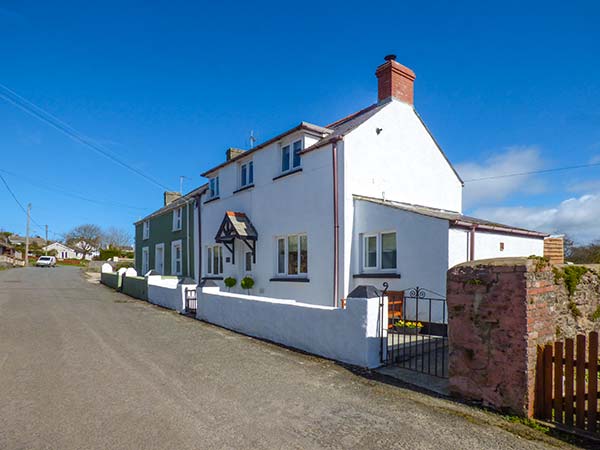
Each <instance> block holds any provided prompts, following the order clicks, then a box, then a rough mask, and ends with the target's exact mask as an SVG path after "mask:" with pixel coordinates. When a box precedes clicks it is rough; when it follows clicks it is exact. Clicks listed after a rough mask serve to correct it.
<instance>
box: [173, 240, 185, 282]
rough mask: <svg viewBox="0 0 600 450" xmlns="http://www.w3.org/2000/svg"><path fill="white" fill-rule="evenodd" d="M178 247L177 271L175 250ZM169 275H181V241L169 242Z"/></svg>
mask: <svg viewBox="0 0 600 450" xmlns="http://www.w3.org/2000/svg"><path fill="white" fill-rule="evenodd" d="M177 247H179V255H180V258H179V271H178V270H177V259H176V258H175V255H176V254H177V253H176V250H175V249H176V248H177ZM171 275H183V245H182V243H181V239H178V240H176V241H172V242H171Z"/></svg>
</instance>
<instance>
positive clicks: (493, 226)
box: [353, 195, 549, 238]
mask: <svg viewBox="0 0 600 450" xmlns="http://www.w3.org/2000/svg"><path fill="white" fill-rule="evenodd" d="M353 197H354V198H355V199H356V200H363V201H366V202H370V203H376V204H378V205H383V206H386V207H389V208H395V209H400V210H402V211H407V212H412V213H415V214H420V215H422V216H428V217H434V218H436V219H444V220H448V221H449V222H450V225H451V226H455V227H461V226H462V227H470V226H473V225H477V227H478V228H482V229H486V230H489V231H499V232H502V233H508V234H518V235H527V236H533V237H539V238H544V237H547V236H549V235H548V234H547V233H541V232H539V231H532V230H528V229H526V228H519V227H513V226H510V225H504V224H501V223H497V222H492V221H490V220H485V219H478V218H476V217H471V216H466V215H464V214H461V213H459V212H456V211H448V210H445V209H437V208H430V207H428V206H421V205H414V204H411V203H403V202H396V201H392V200H383V199H380V198H373V197H366V196H363V195H354V196H353Z"/></svg>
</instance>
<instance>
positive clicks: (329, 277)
mask: <svg viewBox="0 0 600 450" xmlns="http://www.w3.org/2000/svg"><path fill="white" fill-rule="evenodd" d="M302 136H303V135H302V133H301V132H298V133H294V134H293V135H292V136H290V137H286V138H285V140H282V141H281V142H280V143H273V144H272V145H270V146H269V147H266V148H264V149H261V150H259V151H257V152H255V153H253V154H252V155H250V156H249V157H248V158H247V159H243V160H242V161H240V163H242V162H246V161H248V160H250V159H252V160H253V162H254V187H253V188H251V189H247V190H244V191H241V192H238V193H234V192H233V191H235V190H236V189H238V188H239V187H240V186H239V163H238V162H236V163H233V164H230V165H229V166H226V167H224V168H222V169H220V170H219V171H218V174H219V182H220V199H218V200H215V201H212V202H209V203H204V202H203V203H202V212H201V221H202V224H201V225H202V226H201V231H202V236H201V239H202V258H203V261H202V270H203V274H202V275H203V276H206V275H207V274H206V269H207V264H206V245H207V244H214V243H215V236H216V234H217V231H218V229H219V226H220V225H221V222H222V221H223V218H224V216H225V212H226V211H235V212H243V213H245V214H246V215H247V216H248V217H249V218H250V220H251V222H252V224H253V225H254V227H255V228H256V230H257V232H258V241H257V251H256V264H255V265H254V266H253V270H252V271H251V272H250V273H249V274H248V275H250V276H252V278H253V279H254V281H255V285H254V288H253V289H252V294H256V295H261V296H262V295H264V296H268V297H273V298H284V299H294V300H298V301H303V302H307V303H314V304H319V305H327V306H329V305H332V304H333V274H332V271H333V213H332V208H333V200H332V199H333V194H332V189H333V183H332V163H331V153H330V152H327V151H314V152H309V153H308V154H306V155H304V156H303V157H302V169H303V170H302V172H299V173H295V174H291V175H288V176H286V177H284V178H280V179H278V180H275V181H273V178H274V177H276V176H278V175H280V174H281V172H280V167H281V160H280V147H281V146H282V145H287V144H288V143H291V142H293V141H295V140H298V139H299V138H302ZM313 142H314V138H312V140H311V139H309V140H308V141H307V142H305V144H304V145H305V146H307V145H310V144H311V143H313ZM203 198H205V197H203ZM296 233H305V234H306V235H307V236H308V279H309V280H310V281H309V282H308V283H301V282H288V281H285V282H281V281H270V279H271V278H275V277H277V274H276V271H277V268H276V241H275V238H276V237H277V236H283V235H289V234H296ZM235 245H236V252H237V253H236V262H235V265H233V264H232V263H231V261H230V262H229V263H228V262H226V260H225V261H224V273H223V277H224V278H226V277H228V276H233V277H235V278H236V279H237V280H238V283H237V285H236V286H235V287H234V288H233V289H232V292H240V293H241V292H244V293H245V291H243V290H242V289H241V288H240V281H241V279H242V278H243V277H244V276H246V275H247V273H246V271H245V270H244V264H243V263H244V260H243V259H242V256H243V252H245V251H246V249H247V248H246V247H245V245H244V243H243V242H241V241H239V240H236V242H235ZM242 249H243V251H242ZM224 256H225V257H229V258H230V257H231V255H230V253H229V251H228V250H226V249H224ZM215 282H216V283H217V284H218V285H219V286H220V287H222V288H224V284H223V281H222V280H216V281H215Z"/></svg>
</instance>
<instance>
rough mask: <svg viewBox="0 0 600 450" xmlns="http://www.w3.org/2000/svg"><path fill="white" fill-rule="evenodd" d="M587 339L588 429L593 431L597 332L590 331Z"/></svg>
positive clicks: (596, 370)
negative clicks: (588, 340)
mask: <svg viewBox="0 0 600 450" xmlns="http://www.w3.org/2000/svg"><path fill="white" fill-rule="evenodd" d="M589 339H590V342H589V349H588V350H589V357H588V364H589V368H588V380H589V381H588V431H590V432H592V433H595V432H596V428H597V427H596V418H597V410H598V333H597V332H595V331H592V332H591V333H590V335H589Z"/></svg>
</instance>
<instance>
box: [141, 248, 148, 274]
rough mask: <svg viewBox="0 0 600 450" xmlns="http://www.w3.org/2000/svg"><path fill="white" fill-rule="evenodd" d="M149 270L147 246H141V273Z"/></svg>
mask: <svg viewBox="0 0 600 450" xmlns="http://www.w3.org/2000/svg"><path fill="white" fill-rule="evenodd" d="M148 270H150V251H149V250H148V247H142V274H143V275H146V274H147V273H148Z"/></svg>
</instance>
